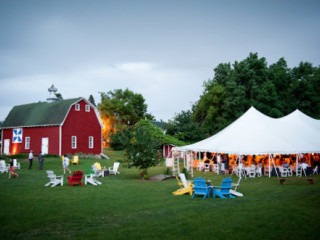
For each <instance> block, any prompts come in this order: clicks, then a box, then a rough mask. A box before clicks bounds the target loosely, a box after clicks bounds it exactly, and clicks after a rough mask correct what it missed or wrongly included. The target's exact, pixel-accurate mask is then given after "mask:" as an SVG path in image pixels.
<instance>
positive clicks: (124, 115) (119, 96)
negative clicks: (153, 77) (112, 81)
mask: <svg viewBox="0 0 320 240" xmlns="http://www.w3.org/2000/svg"><path fill="white" fill-rule="evenodd" d="M98 108H99V110H100V112H101V113H102V114H106V115H110V116H111V115H113V116H115V118H116V120H117V122H118V123H119V124H125V125H134V124H136V123H137V122H138V121H139V120H140V119H150V120H152V119H154V117H153V116H152V115H151V114H149V113H147V104H146V103H145V100H144V98H143V96H142V95H141V94H138V93H134V92H132V91H130V90H128V89H126V90H124V91H123V90H122V89H116V90H114V91H113V92H112V91H109V92H108V93H101V103H100V104H99V105H98Z"/></svg>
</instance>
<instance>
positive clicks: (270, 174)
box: [269, 154, 271, 178]
mask: <svg viewBox="0 0 320 240" xmlns="http://www.w3.org/2000/svg"><path fill="white" fill-rule="evenodd" d="M270 168H271V167H270V154H269V178H270V177H271V171H270Z"/></svg>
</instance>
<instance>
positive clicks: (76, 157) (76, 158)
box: [71, 156, 79, 165]
mask: <svg viewBox="0 0 320 240" xmlns="http://www.w3.org/2000/svg"><path fill="white" fill-rule="evenodd" d="M71 163H72V164H77V165H79V156H74V157H73V159H72V160H71Z"/></svg>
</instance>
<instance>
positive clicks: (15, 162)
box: [13, 159, 20, 170]
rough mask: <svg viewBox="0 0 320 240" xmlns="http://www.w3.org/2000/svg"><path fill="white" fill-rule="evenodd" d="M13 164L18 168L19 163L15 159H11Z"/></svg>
mask: <svg viewBox="0 0 320 240" xmlns="http://www.w3.org/2000/svg"><path fill="white" fill-rule="evenodd" d="M13 166H14V168H15V169H19V170H20V163H18V161H17V159H13Z"/></svg>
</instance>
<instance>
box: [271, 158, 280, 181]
mask: <svg viewBox="0 0 320 240" xmlns="http://www.w3.org/2000/svg"><path fill="white" fill-rule="evenodd" d="M271 158H272V163H273V167H274V169H275V171H276V174H277V177H278V178H279V174H278V171H277V167H276V164H275V163H274V161H273V155H272V157H271Z"/></svg>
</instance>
